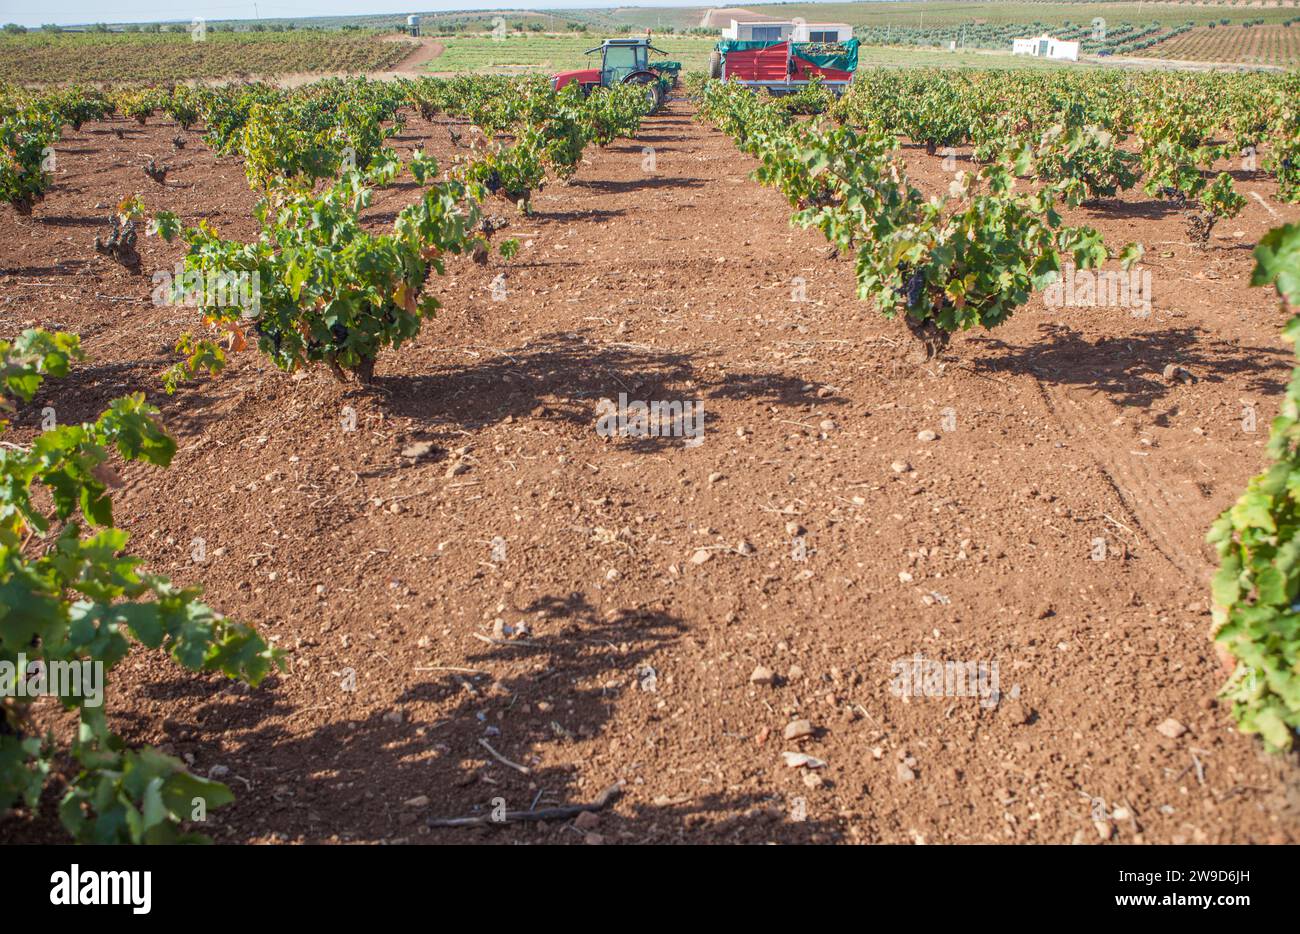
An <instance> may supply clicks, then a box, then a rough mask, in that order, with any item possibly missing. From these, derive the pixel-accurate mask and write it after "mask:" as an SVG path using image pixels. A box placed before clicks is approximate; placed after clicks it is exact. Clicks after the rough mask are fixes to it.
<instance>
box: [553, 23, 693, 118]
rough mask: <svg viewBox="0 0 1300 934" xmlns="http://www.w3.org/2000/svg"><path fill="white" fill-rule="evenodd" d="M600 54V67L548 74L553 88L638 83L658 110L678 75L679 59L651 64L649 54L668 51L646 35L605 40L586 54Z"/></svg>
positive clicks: (587, 88) (584, 90)
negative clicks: (653, 42) (655, 44)
mask: <svg viewBox="0 0 1300 934" xmlns="http://www.w3.org/2000/svg"><path fill="white" fill-rule="evenodd" d="M594 52H599V53H600V67H599V68H580V69H578V70H576V71H562V72H560V73H559V74H556V75H551V87H553V88H555V90H557V91H558V90H560V88H562V87H564V86H565V85H568V84H570V83H572V82H574V81H576V82H577V83H578V85H579V86H580V87H581V88H582V93H583V94H584V95H586V94H590V93H591V92H592V90H593V89H595V88H608V87H613V86H614V85H616V84H639V85H643V86H644V87H645V93H646V100H647V101H649V103H650V109H651V110H658V109H659V107H660V105H662V104H663V102H664V100H665V99H666V98H667V97H668V91H669V89H670V88H672V87H674V86H675V85H676V84H677V75H678V74H679V73H680V72H681V70H682V65H681V62H655V63H654V64H651V63H650V53H651V52H658V53H659V54H660V55H666V54H667V53H666V52H664V51H663V50H661V49H656V48H655V47H654V46H652V45H651V44H650V39H649V37H646V38H641V37H639V36H638V37H635V38H630V39H606V40H605V41H604V42H602V43H601V44H600V45H598V46H597V47H596V48H594V49H588V50H587V51H586V53H584V54H586V55H591V54H592V53H594Z"/></svg>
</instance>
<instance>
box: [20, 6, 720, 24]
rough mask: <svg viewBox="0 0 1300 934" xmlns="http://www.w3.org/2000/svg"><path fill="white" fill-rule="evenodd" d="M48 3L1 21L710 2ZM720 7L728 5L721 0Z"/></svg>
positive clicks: (171, 18) (213, 17)
mask: <svg viewBox="0 0 1300 934" xmlns="http://www.w3.org/2000/svg"><path fill="white" fill-rule="evenodd" d="M411 3H412V4H413V5H409V6H402V5H401V4H402V0H379V2H369V3H367V2H365V0H173V2H166V0H120V2H119V0H45V2H42V3H31V2H20V0H0V23H18V24H19V25H21V26H40V25H41V24H43V23H56V24H58V25H71V24H77V23H101V22H103V23H147V22H159V21H177V20H183V21H186V22H188V21H190V20H191V19H194V18H199V19H208V20H220V19H254V18H255V17H258V16H260V17H263V18H286V17H294V16H348V15H357V14H363V13H376V14H377V13H425V12H437V11H442V10H464V9H478V10H536V9H557V8H563V7H566V6H567V7H570V8H575V9H576V8H585V9H593V8H609V7H616V6H644V7H674V6H678V7H680V6H694V7H698V6H709V5H710V4H709V3H708V2H707V0H640V2H635V3H616V2H610V0H604V2H602V0H515V2H513V3H511V2H499V3H497V2H493V0H460V2H454V0H453V2H439V0H411ZM717 5H718V6H725V5H728V3H726V2H723V0H717Z"/></svg>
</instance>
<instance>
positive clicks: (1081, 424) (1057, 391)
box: [1034, 375, 1212, 586]
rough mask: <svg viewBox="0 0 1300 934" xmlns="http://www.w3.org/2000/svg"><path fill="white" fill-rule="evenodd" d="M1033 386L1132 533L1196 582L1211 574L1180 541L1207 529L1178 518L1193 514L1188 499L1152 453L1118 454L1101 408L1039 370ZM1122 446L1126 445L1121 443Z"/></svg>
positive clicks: (1200, 557)
mask: <svg viewBox="0 0 1300 934" xmlns="http://www.w3.org/2000/svg"><path fill="white" fill-rule="evenodd" d="M1034 386H1035V388H1036V389H1037V390H1038V394H1039V397H1040V398H1041V399H1042V402H1043V405H1044V407H1045V408H1046V409H1047V411H1048V412H1049V413H1050V414H1051V416H1052V418H1053V419H1055V420H1056V422H1057V424H1059V425H1060V426H1061V429H1062V430H1063V431H1064V432H1065V433H1066V434H1067V435H1068V436H1069V437H1070V438H1071V439H1072V440H1073V441H1076V442H1078V443H1079V444H1080V446H1081V447H1082V448H1083V449H1084V451H1086V452H1087V454H1088V457H1089V459H1090V460H1091V461H1092V462H1093V465H1094V466H1095V467H1096V469H1097V473H1098V474H1099V475H1100V476H1101V478H1102V480H1103V481H1104V482H1105V484H1106V485H1107V486H1108V487H1109V488H1110V489H1111V491H1112V492H1113V493H1114V496H1115V499H1116V501H1117V502H1118V504H1119V507H1120V509H1121V510H1122V511H1123V513H1124V515H1125V516H1127V517H1128V518H1129V520H1130V521H1131V522H1132V524H1133V529H1132V531H1133V534H1135V535H1137V536H1139V537H1140V538H1141V539H1143V540H1144V541H1145V542H1146V544H1147V545H1149V546H1150V547H1151V549H1152V550H1153V551H1154V552H1155V553H1156V554H1158V555H1160V557H1162V558H1164V560H1165V561H1167V562H1168V563H1169V564H1170V565H1171V566H1173V567H1174V568H1176V569H1177V570H1178V571H1179V573H1181V574H1183V575H1184V576H1185V577H1187V578H1188V580H1189V581H1191V582H1192V583H1194V584H1196V585H1197V586H1203V585H1204V584H1205V583H1206V582H1207V581H1208V580H1209V576H1210V574H1211V573H1212V568H1211V565H1210V562H1209V561H1208V560H1207V559H1206V557H1205V555H1204V554H1203V553H1200V552H1193V553H1191V554H1189V553H1188V552H1187V551H1186V550H1184V548H1182V547H1180V544H1179V543H1180V542H1188V541H1193V542H1194V541H1197V540H1198V538H1199V536H1200V535H1202V534H1203V530H1202V529H1201V528H1200V526H1199V525H1197V524H1196V523H1194V522H1190V521H1180V519H1182V517H1185V516H1187V515H1189V514H1190V510H1188V508H1187V507H1188V505H1189V504H1188V503H1187V502H1186V501H1185V500H1183V499H1181V498H1180V497H1178V496H1177V495H1175V494H1174V493H1173V492H1172V491H1171V489H1170V487H1169V485H1168V484H1167V483H1164V482H1161V480H1160V477H1159V476H1158V474H1157V473H1156V471H1155V470H1153V469H1152V468H1151V467H1150V466H1149V465H1150V459H1151V456H1152V455H1151V453H1149V452H1135V451H1130V452H1129V455H1130V458H1131V459H1130V460H1127V461H1126V460H1124V459H1123V458H1119V457H1114V456H1112V455H1111V454H1110V453H1109V452H1110V451H1111V450H1113V448H1107V446H1105V445H1104V444H1099V443H1098V441H1097V439H1098V438H1107V437H1110V436H1111V435H1112V434H1113V433H1114V432H1113V426H1112V425H1111V424H1110V423H1109V422H1108V421H1107V419H1106V418H1105V417H1104V416H1102V415H1101V414H1099V413H1098V411H1097V406H1096V405H1095V404H1092V403H1091V401H1090V400H1089V401H1080V400H1078V399H1076V398H1075V394H1074V393H1072V392H1071V391H1070V390H1068V389H1064V388H1062V387H1060V386H1049V385H1047V384H1046V383H1045V382H1044V381H1043V380H1042V379H1040V378H1038V377H1037V375H1035V377H1034ZM1122 447H1127V445H1123V446H1122Z"/></svg>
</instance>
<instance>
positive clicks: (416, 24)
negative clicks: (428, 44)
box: [406, 16, 420, 38]
mask: <svg viewBox="0 0 1300 934" xmlns="http://www.w3.org/2000/svg"><path fill="white" fill-rule="evenodd" d="M406 31H407V33H408V34H410V35H412V36H415V37H416V38H419V36H420V17H418V16H408V17H407V18H406Z"/></svg>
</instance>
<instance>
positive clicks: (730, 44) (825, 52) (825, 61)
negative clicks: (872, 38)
mask: <svg viewBox="0 0 1300 934" xmlns="http://www.w3.org/2000/svg"><path fill="white" fill-rule="evenodd" d="M780 44H781V43H779V42H762V41H758V42H756V41H754V40H750V39H723V40H722V41H721V42H719V43H718V46H717V48H718V51H719V52H721V53H722V54H723V55H724V56H725V55H726V54H727V53H728V52H752V51H754V50H755V49H765V48H767V47H768V46H771V45H780ZM792 44H793V46H794V48H793V49H791V52H792V54H793V55H794V56H795V57H797V58H802V59H803V60H804V61H808V62H812V63H813V64H814V65H816V66H817V67H818V68H838V69H839V70H840V71H856V70H857V68H858V44H859V43H858V40H857V39H846V40H844V41H843V42H795V43H792Z"/></svg>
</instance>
